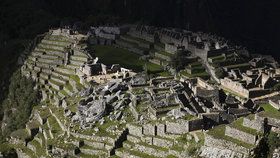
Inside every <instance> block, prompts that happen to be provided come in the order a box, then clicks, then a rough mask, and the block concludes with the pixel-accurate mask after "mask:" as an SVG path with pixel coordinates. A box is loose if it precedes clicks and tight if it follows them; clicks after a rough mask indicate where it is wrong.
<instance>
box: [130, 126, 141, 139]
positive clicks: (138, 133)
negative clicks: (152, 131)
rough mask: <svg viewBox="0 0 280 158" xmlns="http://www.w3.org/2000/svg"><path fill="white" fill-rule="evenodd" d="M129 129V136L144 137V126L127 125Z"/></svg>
mask: <svg viewBox="0 0 280 158" xmlns="http://www.w3.org/2000/svg"><path fill="white" fill-rule="evenodd" d="M127 128H128V131H129V134H131V135H134V136H138V137H142V136H143V127H142V126H139V125H132V124H127Z"/></svg>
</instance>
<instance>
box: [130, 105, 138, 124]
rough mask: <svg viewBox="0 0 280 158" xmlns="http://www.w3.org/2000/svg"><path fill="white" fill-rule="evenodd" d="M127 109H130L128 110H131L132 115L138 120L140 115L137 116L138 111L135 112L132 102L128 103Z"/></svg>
mask: <svg viewBox="0 0 280 158" xmlns="http://www.w3.org/2000/svg"><path fill="white" fill-rule="evenodd" d="M129 109H130V111H131V113H132V115H133V117H134V118H135V119H136V120H138V119H139V117H140V116H139V113H138V112H137V110H136V108H135V107H134V106H133V104H132V103H130V104H129Z"/></svg>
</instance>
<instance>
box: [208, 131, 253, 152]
mask: <svg viewBox="0 0 280 158" xmlns="http://www.w3.org/2000/svg"><path fill="white" fill-rule="evenodd" d="M204 145H205V146H209V147H216V148H220V149H229V150H232V151H235V152H240V153H243V154H245V155H249V153H250V149H247V148H245V147H242V146H239V145H237V144H235V143H233V142H229V141H226V140H222V139H216V138H214V137H212V136H210V135H208V134H206V135H205V141H204Z"/></svg>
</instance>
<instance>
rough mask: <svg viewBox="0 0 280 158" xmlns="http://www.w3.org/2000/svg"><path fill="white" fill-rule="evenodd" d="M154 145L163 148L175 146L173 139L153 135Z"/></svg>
mask: <svg viewBox="0 0 280 158" xmlns="http://www.w3.org/2000/svg"><path fill="white" fill-rule="evenodd" d="M153 145H155V146H159V147H163V148H170V147H172V146H173V142H172V141H171V140H167V139H162V138H158V137H153Z"/></svg>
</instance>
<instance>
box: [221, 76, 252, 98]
mask: <svg viewBox="0 0 280 158" xmlns="http://www.w3.org/2000/svg"><path fill="white" fill-rule="evenodd" d="M220 81H221V85H222V86H223V87H225V88H227V89H230V90H231V91H233V92H236V93H238V94H239V95H242V96H243V97H246V98H249V91H248V90H247V89H245V88H244V87H243V85H242V84H241V83H239V82H238V81H232V80H231V79H228V78H224V79H221V80H220Z"/></svg>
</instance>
